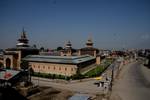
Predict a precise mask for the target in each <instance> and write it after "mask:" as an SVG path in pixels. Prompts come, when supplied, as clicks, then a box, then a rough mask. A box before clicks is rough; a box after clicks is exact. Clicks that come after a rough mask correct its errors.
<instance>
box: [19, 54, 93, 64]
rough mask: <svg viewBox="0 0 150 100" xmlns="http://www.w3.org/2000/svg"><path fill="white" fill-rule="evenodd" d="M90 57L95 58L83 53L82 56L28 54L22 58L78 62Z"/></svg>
mask: <svg viewBox="0 0 150 100" xmlns="http://www.w3.org/2000/svg"><path fill="white" fill-rule="evenodd" d="M92 59H95V57H92V56H89V55H84V56H49V55H28V56H26V57H25V58H23V59H22V60H26V61H33V62H51V63H69V64H79V63H82V62H86V61H89V60H92Z"/></svg>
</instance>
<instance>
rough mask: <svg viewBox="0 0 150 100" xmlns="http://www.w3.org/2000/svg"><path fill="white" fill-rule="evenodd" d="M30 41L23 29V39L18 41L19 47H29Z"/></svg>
mask: <svg viewBox="0 0 150 100" xmlns="http://www.w3.org/2000/svg"><path fill="white" fill-rule="evenodd" d="M28 41H29V40H28V39H27V37H26V32H25V31H24V28H23V29H22V33H21V37H20V39H18V43H17V45H16V46H17V47H29V45H28Z"/></svg>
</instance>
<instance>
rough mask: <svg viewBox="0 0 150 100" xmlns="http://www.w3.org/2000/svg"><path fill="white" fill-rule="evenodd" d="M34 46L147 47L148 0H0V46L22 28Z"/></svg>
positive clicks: (149, 26) (149, 43)
mask: <svg viewBox="0 0 150 100" xmlns="http://www.w3.org/2000/svg"><path fill="white" fill-rule="evenodd" d="M23 27H24V29H25V31H26V32H27V37H28V39H29V40H30V41H29V44H30V45H33V44H36V45H37V47H38V48H40V47H44V48H57V47H58V46H62V47H64V44H65V43H66V42H67V41H69V40H70V41H71V43H72V47H73V48H77V49H78V48H82V47H85V43H86V41H87V39H88V38H92V40H93V42H94V47H96V48H100V49H113V48H114V49H115V48H116V49H123V48H139V49H140V48H150V0H0V48H2V49H5V48H11V47H15V45H16V43H17V39H18V38H20V34H21V32H22V28H23Z"/></svg>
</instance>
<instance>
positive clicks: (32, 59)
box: [23, 55, 96, 76]
mask: <svg viewBox="0 0 150 100" xmlns="http://www.w3.org/2000/svg"><path fill="white" fill-rule="evenodd" d="M23 60H24V61H28V62H29V65H30V66H31V68H32V69H33V71H34V72H40V73H47V74H58V75H64V76H71V75H74V74H76V73H77V72H79V71H80V70H81V69H82V68H84V67H86V66H88V65H91V64H93V63H95V60H96V59H95V57H92V56H89V55H84V56H41V55H29V56H26V57H25V58H23Z"/></svg>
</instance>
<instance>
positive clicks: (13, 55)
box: [3, 29, 39, 70]
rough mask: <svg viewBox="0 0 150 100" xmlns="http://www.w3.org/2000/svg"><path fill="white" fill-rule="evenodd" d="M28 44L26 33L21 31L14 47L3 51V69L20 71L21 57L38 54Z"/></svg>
mask: <svg viewBox="0 0 150 100" xmlns="http://www.w3.org/2000/svg"><path fill="white" fill-rule="evenodd" d="M28 42H29V40H28V39H27V36H26V32H25V31H24V29H23V30H22V33H21V37H20V38H19V39H18V43H17V44H16V47H14V48H8V49H6V50H5V51H4V56H3V64H4V67H5V68H8V69H16V70H17V69H20V64H21V60H22V58H23V57H25V56H27V55H30V54H38V53H39V50H38V49H37V48H35V47H31V46H30V45H29V44H28Z"/></svg>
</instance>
